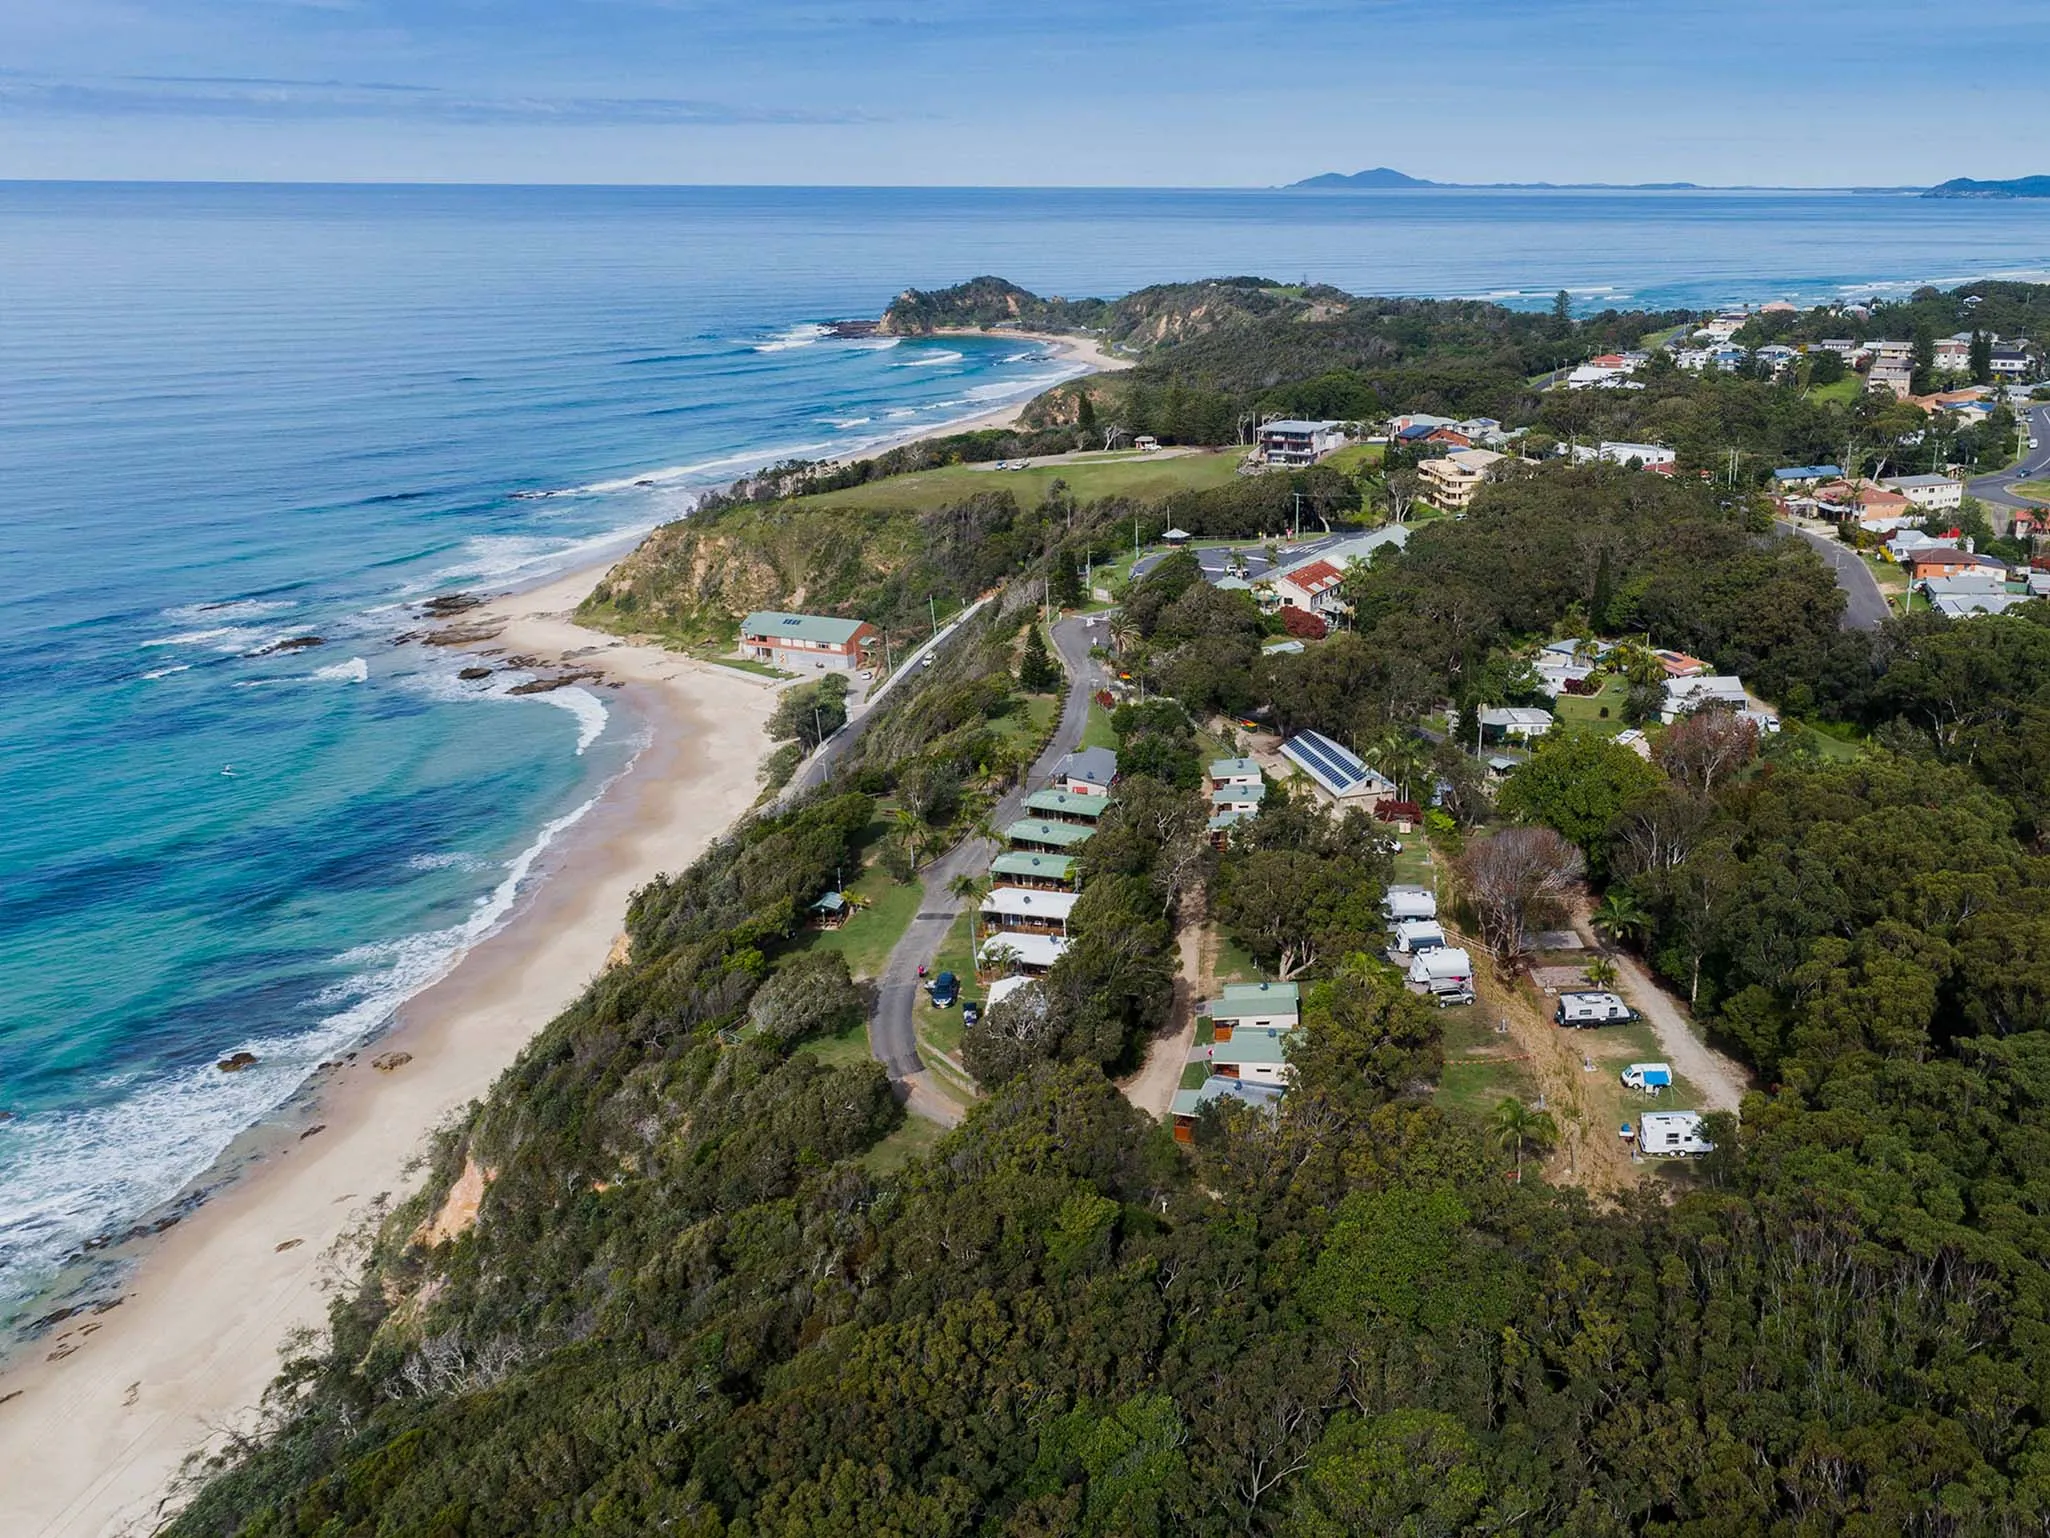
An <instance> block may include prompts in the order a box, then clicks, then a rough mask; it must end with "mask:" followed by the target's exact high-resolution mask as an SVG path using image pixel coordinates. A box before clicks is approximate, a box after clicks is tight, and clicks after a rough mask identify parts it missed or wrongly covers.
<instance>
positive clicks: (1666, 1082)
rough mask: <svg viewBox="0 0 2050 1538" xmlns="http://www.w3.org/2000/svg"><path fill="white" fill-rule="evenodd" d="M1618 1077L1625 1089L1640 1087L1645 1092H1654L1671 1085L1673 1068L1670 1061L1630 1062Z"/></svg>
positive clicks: (1668, 1087) (1669, 1087)
mask: <svg viewBox="0 0 2050 1538" xmlns="http://www.w3.org/2000/svg"><path fill="white" fill-rule="evenodd" d="M1619 1077H1620V1078H1621V1079H1622V1081H1623V1087H1624V1088H1625V1089H1641V1090H1643V1091H1644V1092H1645V1093H1646V1094H1656V1093H1658V1091H1660V1090H1662V1089H1671V1088H1672V1087H1673V1068H1672V1065H1671V1064H1670V1063H1632V1064H1631V1065H1630V1066H1629V1067H1628V1068H1625V1069H1624V1070H1623V1072H1622V1073H1621V1074H1620V1075H1619Z"/></svg>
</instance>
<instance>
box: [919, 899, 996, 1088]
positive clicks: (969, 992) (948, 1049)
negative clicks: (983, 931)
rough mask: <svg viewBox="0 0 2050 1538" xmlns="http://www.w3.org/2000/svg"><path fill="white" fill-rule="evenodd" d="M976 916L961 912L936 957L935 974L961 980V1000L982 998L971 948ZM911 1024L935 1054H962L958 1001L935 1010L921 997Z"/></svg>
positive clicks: (921, 1040)
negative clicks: (972, 926) (976, 979)
mask: <svg viewBox="0 0 2050 1538" xmlns="http://www.w3.org/2000/svg"><path fill="white" fill-rule="evenodd" d="M974 920H975V915H974V914H972V913H970V912H968V911H967V910H965V909H964V910H962V913H961V916H960V917H959V918H957V919H955V920H954V925H953V927H952V928H951V929H949V930H948V931H947V938H946V939H945V940H944V941H942V942H941V943H940V953H939V954H938V955H937V956H935V957H934V958H933V962H932V969H933V971H934V973H935V974H937V973H940V972H952V973H953V974H954V975H955V976H956V977H958V978H960V979H961V998H962V999H964V1000H965V999H978V1000H979V999H980V998H981V997H982V990H981V989H979V988H978V987H976V986H975V957H974V953H973V952H972V950H971V949H970V944H971V941H970V936H971V933H972V930H971V928H970V926H971V925H972V924H973V923H974ZM911 1022H912V1025H913V1026H914V1028H915V1029H916V1030H917V1032H918V1040H919V1042H920V1043H921V1044H922V1045H929V1046H931V1047H933V1048H934V1049H935V1050H936V1051H940V1052H945V1053H947V1054H949V1055H950V1056H953V1057H959V1056H960V1055H961V1035H962V1031H961V1004H960V1002H959V1001H957V1002H956V1003H955V1005H954V1007H953V1008H952V1009H938V1008H935V1007H934V1005H933V1002H932V1000H931V999H930V998H928V997H925V996H922V995H921V996H920V998H919V1000H918V1002H917V1003H916V1004H914V1005H912V1006H911Z"/></svg>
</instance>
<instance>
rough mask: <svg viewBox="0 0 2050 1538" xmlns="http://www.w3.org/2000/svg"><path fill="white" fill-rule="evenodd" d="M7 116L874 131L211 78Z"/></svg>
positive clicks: (592, 99)
mask: <svg viewBox="0 0 2050 1538" xmlns="http://www.w3.org/2000/svg"><path fill="white" fill-rule="evenodd" d="M0 112H6V113H12V114H16V115H21V116H66V117H106V118H118V117H127V118H217V119H227V120H232V121H245V122H246V121H268V122H285V121H290V122H312V121H322V120H358V121H361V120H386V121H390V120H408V121H428V122H437V123H457V124H489V125H505V124H524V125H533V124H546V125H556V126H562V127H577V126H592V127H611V126H619V125H628V126H636V125H646V126H660V125H679V124H681V125H707V126H720V125H734V124H752V125H765V124H766V125H773V124H849V123H871V122H878V121H881V119H878V118H875V117H872V116H870V115H869V114H867V113H861V112H853V111H840V110H831V109H827V110H821V109H818V108H810V107H781V106H775V105H758V104H752V103H750V104H745V105H743V104H738V103H733V102H721V101H706V100H700V99H695V98H686V97H667V96H481V95H472V94H467V93H457V92H452V91H442V90H437V89H435V88H433V87H431V86H406V85H385V84H357V83H352V82H347V81H302V80H264V79H255V78H227V77H223V78H218V79H215V78H209V77H205V76H199V77H188V78H183V79H180V78H176V77H168V76H163V77H154V78H152V77H142V76H127V77H123V78H120V79H116V80H111V81H83V80H47V79H45V80H34V79H23V78H20V77H15V78H11V79H10V78H5V77H0Z"/></svg>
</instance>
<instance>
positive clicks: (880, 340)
mask: <svg viewBox="0 0 2050 1538" xmlns="http://www.w3.org/2000/svg"><path fill="white" fill-rule="evenodd" d="M903 340H904V338H902V337H901V336H873V337H865V338H863V339H862V340H861V341H859V342H849V343H848V344H847V345H848V347H849V349H850V350H851V351H854V352H888V351H889V350H890V349H891V348H892V347H895V346H896V345H897V344H898V343H899V342H901V341H903Z"/></svg>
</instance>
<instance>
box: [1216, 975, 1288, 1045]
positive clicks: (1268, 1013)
mask: <svg viewBox="0 0 2050 1538" xmlns="http://www.w3.org/2000/svg"><path fill="white" fill-rule="evenodd" d="M1202 1013H1203V1014H1206V1015H1208V1016H1209V1017H1210V1023H1211V1026H1212V1028H1213V1029H1214V1030H1215V1032H1216V1035H1217V1039H1218V1040H1219V1041H1229V1040H1230V1039H1231V1037H1232V1034H1233V1033H1234V1032H1236V1031H1239V1030H1242V1029H1243V1030H1262V1031H1292V1030H1294V1029H1295V1028H1296V1027H1297V1026H1298V1025H1300V1024H1301V1023H1302V1018H1303V990H1302V988H1301V986H1300V985H1299V984H1296V983H1226V984H1225V985H1224V992H1223V996H1222V997H1220V998H1215V999H1211V1000H1210V1001H1209V1002H1208V1003H1206V1004H1204V1006H1203V1009H1202Z"/></svg>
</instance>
